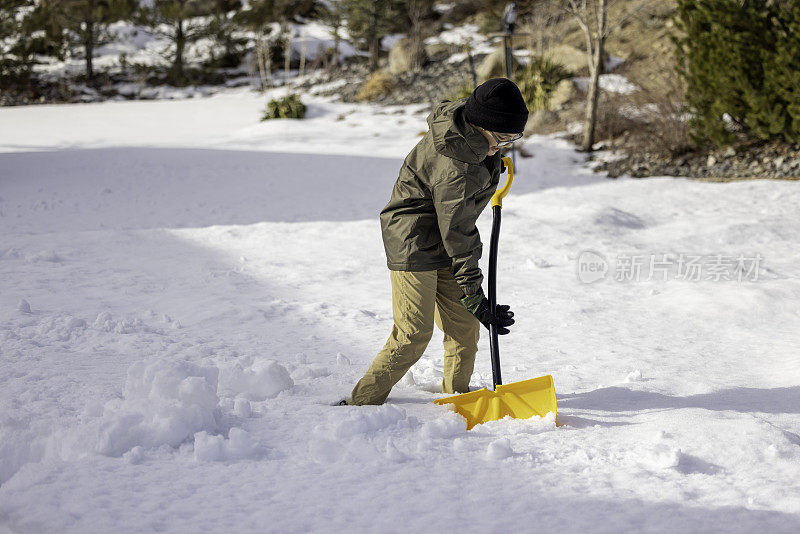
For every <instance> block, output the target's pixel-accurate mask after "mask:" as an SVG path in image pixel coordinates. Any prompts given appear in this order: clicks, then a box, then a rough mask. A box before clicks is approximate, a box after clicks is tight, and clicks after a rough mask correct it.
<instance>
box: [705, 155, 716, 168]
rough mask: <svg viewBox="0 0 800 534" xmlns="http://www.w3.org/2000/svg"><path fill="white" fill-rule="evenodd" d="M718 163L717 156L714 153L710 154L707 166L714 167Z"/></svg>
mask: <svg viewBox="0 0 800 534" xmlns="http://www.w3.org/2000/svg"><path fill="white" fill-rule="evenodd" d="M716 164H717V158H715V157H714V156H713V155H711V156H708V159H707V160H706V167H713V166H714V165H716Z"/></svg>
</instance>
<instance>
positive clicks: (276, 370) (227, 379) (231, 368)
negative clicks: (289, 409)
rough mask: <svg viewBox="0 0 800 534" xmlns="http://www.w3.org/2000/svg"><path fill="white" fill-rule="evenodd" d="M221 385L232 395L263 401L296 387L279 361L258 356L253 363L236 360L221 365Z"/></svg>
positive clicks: (221, 387) (224, 391)
mask: <svg viewBox="0 0 800 534" xmlns="http://www.w3.org/2000/svg"><path fill="white" fill-rule="evenodd" d="M219 387H220V391H221V392H223V393H226V394H230V395H232V396H241V397H244V398H246V399H248V400H251V401H263V400H266V399H271V398H273V397H275V396H277V395H278V393H280V392H281V391H286V390H287V389H291V388H292V387H294V380H292V377H291V376H289V371H287V370H286V368H285V367H284V366H282V365H280V364H279V363H278V362H276V361H274V360H267V359H263V358H257V359H255V361H254V362H253V363H252V364H251V365H243V364H242V363H241V362H235V363H231V364H228V365H225V366H222V367H220V370H219Z"/></svg>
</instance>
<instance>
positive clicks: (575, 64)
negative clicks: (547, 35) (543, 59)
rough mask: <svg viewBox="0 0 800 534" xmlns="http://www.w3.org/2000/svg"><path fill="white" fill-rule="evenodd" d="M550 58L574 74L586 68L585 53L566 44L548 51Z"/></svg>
mask: <svg viewBox="0 0 800 534" xmlns="http://www.w3.org/2000/svg"><path fill="white" fill-rule="evenodd" d="M550 56H551V57H552V58H554V59H556V60H557V61H558V62H559V63H561V64H562V65H564V66H565V67H567V68H568V69H569V70H571V71H572V72H575V73H577V72H578V71H580V70H581V69H586V68H587V66H586V53H585V52H584V51H583V50H579V49H577V48H575V47H574V46H570V45H567V44H561V45H557V46H554V47H552V48H551V49H550Z"/></svg>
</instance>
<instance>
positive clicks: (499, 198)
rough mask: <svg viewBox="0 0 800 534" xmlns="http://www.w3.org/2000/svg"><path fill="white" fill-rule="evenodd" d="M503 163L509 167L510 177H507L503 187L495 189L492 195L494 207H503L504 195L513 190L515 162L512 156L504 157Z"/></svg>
mask: <svg viewBox="0 0 800 534" xmlns="http://www.w3.org/2000/svg"><path fill="white" fill-rule="evenodd" d="M503 163H504V164H505V166H506V168H507V169H508V178H507V179H506V183H505V184H503V187H501V188H500V189H498V190H497V191H495V192H494V195H492V207H495V206H500V207H501V208H502V207H503V197H504V196H506V195H507V194H508V192H509V191H510V190H511V183H512V182H513V181H514V162H513V161H511V158H508V157H504V158H503Z"/></svg>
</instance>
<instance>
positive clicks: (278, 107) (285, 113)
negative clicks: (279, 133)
mask: <svg viewBox="0 0 800 534" xmlns="http://www.w3.org/2000/svg"><path fill="white" fill-rule="evenodd" d="M305 116H306V106H305V104H303V102H302V101H301V100H300V97H299V96H298V95H296V94H291V95H287V96H285V97H283V98H278V99H273V100H270V101H269V102H267V109H266V110H264V114H263V115H262V116H261V120H262V121H266V120H269V119H302V118H303V117H305Z"/></svg>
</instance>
